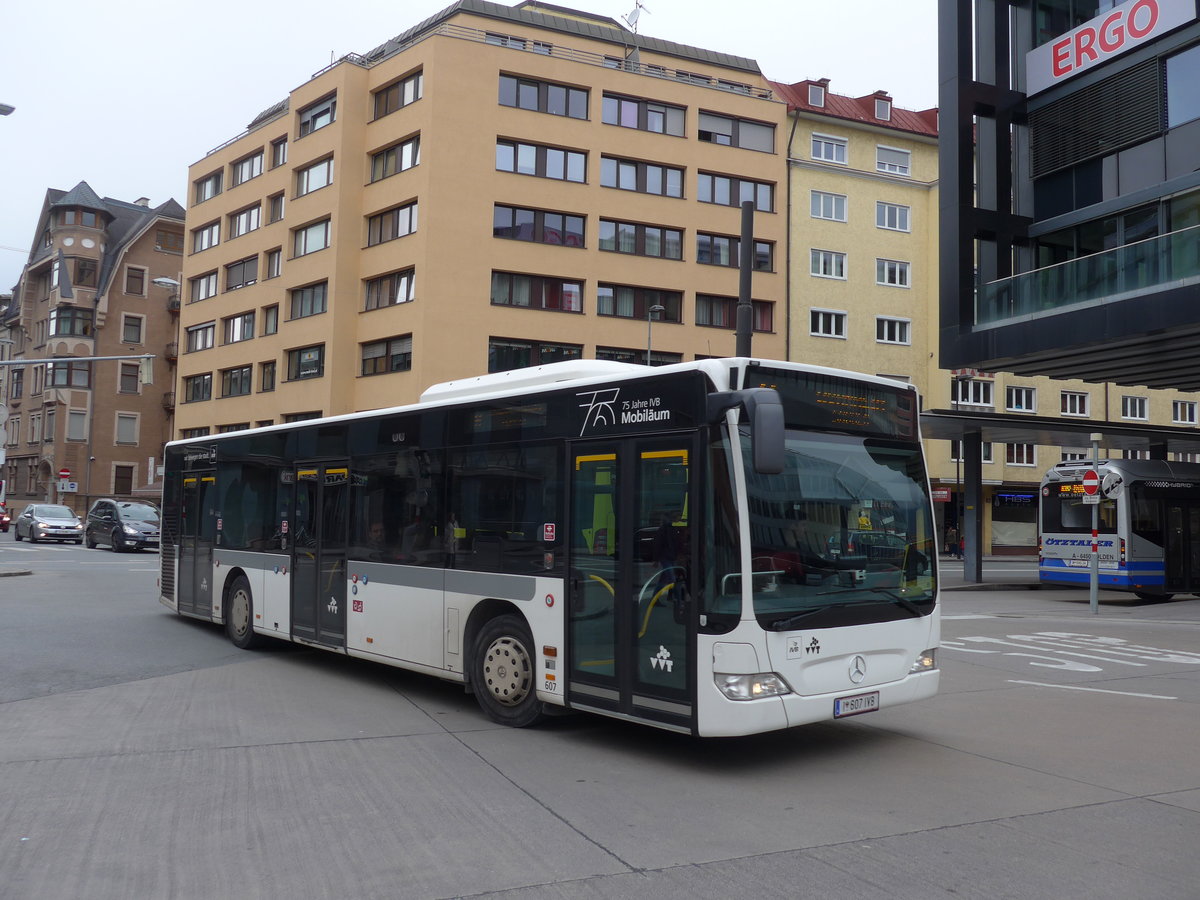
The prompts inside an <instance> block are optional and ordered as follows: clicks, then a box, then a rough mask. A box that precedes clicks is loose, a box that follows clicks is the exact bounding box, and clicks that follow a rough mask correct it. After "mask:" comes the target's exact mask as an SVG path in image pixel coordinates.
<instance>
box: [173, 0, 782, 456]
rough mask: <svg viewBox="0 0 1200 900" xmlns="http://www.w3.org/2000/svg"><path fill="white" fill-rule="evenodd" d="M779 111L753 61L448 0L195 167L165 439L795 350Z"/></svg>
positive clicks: (551, 11)
mask: <svg viewBox="0 0 1200 900" xmlns="http://www.w3.org/2000/svg"><path fill="white" fill-rule="evenodd" d="M786 122H787V107H786V104H784V103H783V102H781V101H780V100H779V98H778V97H777V96H776V94H775V91H774V89H773V86H772V85H771V84H770V83H769V82H768V81H767V80H766V79H765V78H764V77H763V75H762V73H761V72H760V71H759V68H758V66H757V64H756V63H755V62H754V61H753V60H750V59H743V58H739V57H734V56H730V55H727V54H722V53H715V52H711V51H708V50H702V49H698V48H694V47H687V46H683V45H679V44H674V43H671V42H668V41H663V40H658V39H654V38H648V37H644V36H640V35H637V34H635V33H633V32H632V31H630V30H629V29H627V28H625V27H624V26H622V25H620V24H619V23H617V22H616V21H614V20H612V19H607V18H604V17H597V16H592V15H589V14H586V13H582V12H577V11H573V10H567V9H563V8H561V7H556V6H550V5H548V4H542V3H522V4H519V5H517V6H515V7H508V6H501V5H498V4H493V3H487V2H482V0H462V2H459V3H456V4H454V5H453V6H451V7H449V8H448V9H446V10H445V11H443V12H442V13H440V14H438V15H436V16H434V17H432V18H431V19H429V20H427V21H425V22H423V23H421V24H420V25H418V26H416V27H415V28H412V29H410V30H409V31H407V32H405V33H404V34H402V35H400V36H399V37H397V38H395V39H394V40H391V41H388V42H386V43H384V44H382V45H381V46H379V47H377V48H376V49H374V50H372V51H371V52H369V53H367V54H365V55H362V56H357V55H351V56H347V57H344V58H343V59H341V60H338V61H337V62H336V63H334V64H333V65H331V66H329V67H328V68H327V69H325V70H322V71H321V72H318V73H317V74H316V75H314V76H313V77H312V79H310V80H309V81H308V82H306V83H305V84H303V85H301V86H300V87H298V88H297V89H296V90H294V91H293V92H292V93H291V94H290V95H289V96H288V97H287V98H285V99H283V100H281V101H279V102H278V103H276V104H275V105H274V106H272V107H271V108H270V109H268V110H266V111H265V112H263V113H262V114H260V115H259V116H258V117H257V118H255V119H254V121H253V122H252V123H251V124H250V126H249V128H248V130H247V131H246V132H245V133H244V134H242V135H239V136H237V137H236V138H233V139H232V140H229V141H228V142H227V143H225V144H224V145H222V146H221V147H219V148H218V149H216V150H214V151H212V152H211V153H209V154H208V155H207V156H206V157H205V158H204V159H202V160H200V161H198V162H196V163H195V164H194V165H192V166H191V168H190V173H189V181H190V184H191V191H192V196H191V197H190V200H189V207H188V211H187V246H186V254H185V257H184V260H183V271H182V275H181V276H180V280H181V282H182V300H183V304H182V315H181V334H180V341H181V345H182V348H183V352H182V353H181V355H180V363H179V374H180V380H179V399H180V403H179V407H178V414H177V436H189V435H199V434H205V433H208V432H209V431H221V430H233V429H238V428H244V427H248V426H253V425H258V424H263V423H268V422H281V421H294V420H298V419H302V418H306V417H310V416H316V415H331V414H339V413H347V412H351V411H355V410H363V409H371V408H378V407H384V406H390V405H395V404H400V403H405V402H411V401H413V400H415V399H416V398H417V397H418V395H419V394H420V392H421V391H422V390H423V389H424V388H425V387H427V386H428V385H430V384H432V383H435V382H439V381H445V380H448V379H453V378H460V377H466V376H472V375H478V374H482V373H485V372H489V371H491V372H497V371H504V370H509V369H515V368H521V367H524V366H529V365H536V364H538V363H543V362H549V361H554V360H561V359H570V358H577V357H582V358H607V359H619V360H632V361H639V362H641V361H645V360H646V358H647V355H648V354H649V355H650V358H651V361H652V362H654V363H658V364H661V363H666V362H673V361H679V360H683V359H693V358H695V357H697V356H725V355H730V354H732V353H733V351H734V345H735V336H734V331H733V327H734V319H735V316H734V310H735V306H736V302H737V296H738V282H739V273H738V268H737V265H738V252H737V251H738V243H739V241H738V235H739V233H740V229H741V210H740V203H741V202H742V201H743V200H749V201H751V202H752V203H753V204H754V207H755V210H756V211H755V217H754V231H753V234H754V241H755V248H754V250H755V273H754V276H753V285H752V298H753V303H754V327H755V334H754V345H753V349H754V353H755V354H756V355H761V356H765V357H780V358H782V357H784V356H786V353H787V346H786V343H787V315H786V302H785V301H786V289H787V285H786V275H785V271H786V236H787V216H786V209H787V191H786V175H787V165H786V153H787V134H786V133H785V124H786Z"/></svg>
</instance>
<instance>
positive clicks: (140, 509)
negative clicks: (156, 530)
mask: <svg viewBox="0 0 1200 900" xmlns="http://www.w3.org/2000/svg"><path fill="white" fill-rule="evenodd" d="M121 518H122V519H134V520H136V521H138V522H149V523H150V524H152V525H157V524H158V510H157V509H155V508H154V507H153V506H151V505H150V504H148V503H122V504H121Z"/></svg>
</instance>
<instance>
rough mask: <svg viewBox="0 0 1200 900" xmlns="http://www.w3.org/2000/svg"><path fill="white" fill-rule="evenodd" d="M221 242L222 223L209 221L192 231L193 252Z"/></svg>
mask: <svg viewBox="0 0 1200 900" xmlns="http://www.w3.org/2000/svg"><path fill="white" fill-rule="evenodd" d="M220 242H221V223H220V222H209V223H208V224H207V225H202V226H201V227H199V228H197V229H196V230H195V231H193V232H192V252H193V253H199V252H200V251H201V250H207V249H208V248H209V247H215V246H217V244H219V243H220Z"/></svg>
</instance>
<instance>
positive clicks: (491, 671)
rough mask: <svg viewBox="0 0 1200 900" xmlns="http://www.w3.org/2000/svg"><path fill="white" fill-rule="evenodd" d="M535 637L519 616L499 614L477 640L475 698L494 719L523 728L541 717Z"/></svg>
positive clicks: (473, 664) (473, 667)
mask: <svg viewBox="0 0 1200 900" xmlns="http://www.w3.org/2000/svg"><path fill="white" fill-rule="evenodd" d="M532 647H533V636H532V635H531V634H530V633H529V627H528V626H527V625H526V624H525V620H524V619H522V618H521V617H520V616H513V615H507V616H497V617H496V618H495V619H492V620H491V621H490V622H488V623H487V624H486V625H484V626H483V630H482V631H481V632H480V633H479V637H478V638H477V639H476V641H475V653H474V658H473V659H472V661H471V685H472V688H473V690H474V692H475V699H476V700H477V701H479V705H480V706H481V707H482V708H483V711H484V712H485V713H486V714H487V717H488V718H489V719H491V720H492V721H493V722H499V723H500V724H501V725H511V726H513V727H514V728H524V727H525V726H527V725H533V724H534V723H536V722H538V721H539V720H540V719H542V717H543V715H544V713H543V712H542V704H541V701H540V700H538V698H537V686H536V684H535V678H536V677H537V660H536V658H535V657H534V655H533V653H532V652H531V648H532Z"/></svg>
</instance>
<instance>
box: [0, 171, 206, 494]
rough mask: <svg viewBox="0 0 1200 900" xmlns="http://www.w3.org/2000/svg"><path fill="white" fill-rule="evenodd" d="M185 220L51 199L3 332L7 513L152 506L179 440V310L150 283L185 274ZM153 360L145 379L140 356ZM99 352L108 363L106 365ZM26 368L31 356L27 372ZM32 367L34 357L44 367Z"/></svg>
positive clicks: (82, 197) (119, 204)
mask: <svg viewBox="0 0 1200 900" xmlns="http://www.w3.org/2000/svg"><path fill="white" fill-rule="evenodd" d="M183 221H184V211H183V208H182V207H181V206H179V204H177V203H176V202H175V201H174V200H168V201H167V202H166V203H163V204H161V205H160V206H158V207H155V208H151V207H150V205H149V201H148V200H146V199H145V198H142V199H139V200H138V201H136V202H133V203H129V202H125V201H121V200H114V199H112V198H103V199H101V198H100V197H99V196H98V195H97V194H96V193H95V191H93V190H92V188H91V187H90V186H89V185H88V184H87V182H80V183H79V184H78V185H76V186H75V187H74V188H73V189H72V190H70V191H65V192H64V191H61V190H50V191H47V193H46V199H45V202H44V204H43V207H42V210H41V213H40V215H39V217H38V222H37V228H36V230H35V238H34V241H33V249H32V251H31V252H30V256H29V261H28V263H27V264H26V266H25V267H24V270H23V271H22V274H21V277H20V280H19V281H18V283H17V286H16V288H15V290H14V292H13V297H12V300H11V302H10V303H9V305H8V308H7V310H6V312H5V313H4V318H3V321H2V322H0V326H2V328H3V333H4V334H3V336H4V338H5V341H6V342H9V343H6V346H7V348H8V350H9V353H8V356H9V358H10V359H11V360H14V361H18V364H16V365H11V366H7V367H6V368H7V373H6V375H5V388H6V390H5V394H4V398H5V402H6V404H7V410H8V421H7V423H6V428H5V450H6V454H5V456H6V459H5V480H6V488H7V493H8V504H9V507H10V508H16V510H17V511H19V509H20V508H21V507H22V506H23V505H24V504H25V503H26V502H32V501H48V502H58V503H64V504H66V505H67V506H70V507H72V508H73V509H75V511H76V512H77V513H81V514H82V513H84V512H86V511H87V507H88V506H89V505H90V502H91V500H92V499H93V498H94V497H97V496H114V495H115V496H119V497H132V496H138V495H143V496H147V497H151V498H153V497H154V496H156V495H158V494H159V493H160V492H161V479H160V478H159V477H158V474H157V468H158V464H159V463H160V462H161V460H162V448H163V445H164V444H165V442H166V441H167V440H169V439H170V436H171V434H172V425H171V418H172V416H171V409H172V406H173V402H174V401H173V387H172V385H173V382H174V357H175V328H176V313H175V311H173V310H172V309H171V308H170V304H169V302H168V298H167V295H166V293H164V292H162V291H161V290H160V289H158V288H156V287H155V285H154V283H153V282H154V279H156V278H163V277H170V276H173V275H175V274H177V273H178V271H179V265H180V260H181V259H182V251H183ZM143 355H146V356H149V355H152V356H153V357H154V358H153V361H152V365H151V367H150V380H149V381H146V379H145V377H144V376H143V374H142V366H141V364H140V362H139V360H138V359H136V358H132V359H115V358H113V357H122V356H123V357H138V356H143ZM97 357H107V358H106V359H97ZM20 360H29V362H28V363H27V364H24V365H21V364H19V361H20ZM35 360H37V361H36V362H35Z"/></svg>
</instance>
